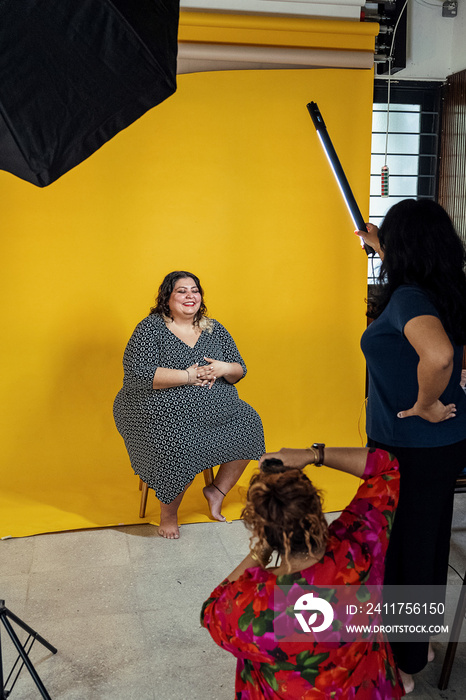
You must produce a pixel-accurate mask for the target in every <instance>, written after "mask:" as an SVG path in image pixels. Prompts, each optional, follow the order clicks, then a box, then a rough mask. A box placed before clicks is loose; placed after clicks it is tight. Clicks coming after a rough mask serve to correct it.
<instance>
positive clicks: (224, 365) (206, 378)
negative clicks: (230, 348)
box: [187, 357, 230, 389]
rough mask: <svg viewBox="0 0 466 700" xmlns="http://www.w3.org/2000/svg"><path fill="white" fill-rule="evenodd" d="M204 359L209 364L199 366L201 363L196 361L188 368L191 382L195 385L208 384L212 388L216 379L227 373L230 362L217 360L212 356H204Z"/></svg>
mask: <svg viewBox="0 0 466 700" xmlns="http://www.w3.org/2000/svg"><path fill="white" fill-rule="evenodd" d="M204 360H205V361H206V362H208V364H207V365H202V366H201V367H199V363H197V362H196V363H195V364H194V365H191V367H188V368H187V372H188V375H189V383H190V384H192V385H193V386H207V387H208V388H209V389H211V388H212V387H213V385H214V383H215V381H216V380H217V379H219V378H220V377H223V376H224V375H225V374H226V373H227V371H228V367H229V364H230V363H228V362H222V361H221V360H215V359H213V358H212V357H204Z"/></svg>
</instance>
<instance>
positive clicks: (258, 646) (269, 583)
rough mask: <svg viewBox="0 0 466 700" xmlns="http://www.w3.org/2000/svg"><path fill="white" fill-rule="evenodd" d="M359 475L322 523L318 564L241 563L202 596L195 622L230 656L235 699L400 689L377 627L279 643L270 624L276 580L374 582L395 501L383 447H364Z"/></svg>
mask: <svg viewBox="0 0 466 700" xmlns="http://www.w3.org/2000/svg"><path fill="white" fill-rule="evenodd" d="M363 480H364V481H363V484H362V485H361V486H360V487H359V489H358V491H357V493H356V496H355V497H354V498H353V500H352V501H351V503H350V504H349V506H348V507H347V508H345V510H344V511H343V513H342V514H341V516H340V517H339V518H338V519H337V520H335V521H334V522H333V523H332V524H331V525H330V527H329V535H330V536H329V539H328V543H327V547H326V551H325V554H324V556H323V558H322V559H321V560H320V561H319V562H317V563H316V564H313V565H312V566H310V567H309V568H307V569H303V570H302V571H298V572H295V573H293V574H288V575H284V576H279V577H277V576H276V575H275V574H273V573H272V572H271V571H269V570H267V569H265V570H264V569H262V568H261V567H259V566H257V567H253V568H250V569H247V570H246V571H245V572H244V574H243V575H242V576H240V577H239V578H238V579H237V580H236V581H234V582H232V583H230V582H229V581H228V579H226V580H225V581H223V582H222V583H221V584H220V585H219V586H217V588H216V589H215V590H214V591H213V592H212V594H211V596H210V598H209V599H208V600H206V601H205V603H204V605H203V608H202V613H201V623H202V625H203V626H204V627H206V628H207V629H208V630H209V632H210V634H211V635H212V638H213V639H214V641H215V642H216V643H217V644H218V645H219V646H221V647H222V649H226V650H227V651H230V652H231V653H232V654H234V656H236V657H237V659H238V663H237V671H236V695H235V700H263V699H266V700H395V699H396V698H400V697H402V696H403V695H404V690H403V686H402V684H401V680H400V678H399V674H398V671H397V670H396V666H395V662H394V660H393V656H392V652H391V649H390V646H389V644H388V642H387V641H386V639H385V638H384V637H383V635H382V634H381V633H374V634H373V635H372V636H371V637H370V639H368V641H361V642H343V641H342V640H341V639H339V638H338V632H335V634H333V636H332V641H331V642H328V641H327V640H326V641H324V642H322V641H320V640H319V639H318V636H319V635H317V634H316V635H315V636H314V637H312V635H311V637H306V642H301V641H299V642H298V641H296V642H288V643H286V644H284V643H280V641H279V640H278V639H277V637H276V636H275V634H274V630H273V618H274V615H275V612H276V611H275V610H274V600H275V601H276V598H274V591H275V592H276V590H277V589H276V586H277V585H279V586H293V585H298V586H299V584H302V585H307V584H316V585H323V586H328V584H329V583H332V584H333V585H335V586H336V585H338V586H342V585H351V586H358V587H362V586H367V585H374V586H381V585H382V583H383V576H384V559H385V553H386V551H387V546H388V540H389V536H390V530H391V527H392V524H393V517H394V514H395V509H396V506H397V503H398V494H399V472H398V462H397V461H396V459H395V458H394V457H392V456H391V455H389V454H388V453H387V452H384V451H383V450H373V451H370V452H369V454H368V457H367V462H366V467H365V471H364V475H363ZM366 590H367V589H366ZM275 605H276V603H275ZM377 622H378V623H379V624H380V622H381V620H380V619H379V620H378V621H377V620H375V624H377Z"/></svg>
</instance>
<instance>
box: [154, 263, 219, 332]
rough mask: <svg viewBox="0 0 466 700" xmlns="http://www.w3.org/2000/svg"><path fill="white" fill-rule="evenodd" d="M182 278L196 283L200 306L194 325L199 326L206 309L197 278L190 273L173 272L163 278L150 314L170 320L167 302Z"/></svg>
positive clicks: (184, 271)
mask: <svg viewBox="0 0 466 700" xmlns="http://www.w3.org/2000/svg"><path fill="white" fill-rule="evenodd" d="M183 277H191V279H193V280H194V282H195V283H196V286H197V288H198V289H199V292H200V294H201V305H200V307H199V311H198V312H197V313H196V315H195V317H194V323H195V324H196V325H199V323H200V321H201V320H202V319H203V318H204V317H205V316H207V307H206V305H205V304H204V290H203V289H202V287H201V283H200V281H199V277H197V276H196V275H193V273H192V272H187V271H186V270H175V271H174V272H169V273H168V275H166V276H165V278H164V280H163V282H162V284H161V285H160V287H159V291H158V293H157V298H156V300H155V306H153V307H152V308H151V310H150V313H151V314H159V316H162V317H163V318H165V319H171V313H170V307H169V305H168V301H169V299H170V296H171V294H172V292H173V290H174V288H175V284H176V283H177V282H178V280H180V279H183Z"/></svg>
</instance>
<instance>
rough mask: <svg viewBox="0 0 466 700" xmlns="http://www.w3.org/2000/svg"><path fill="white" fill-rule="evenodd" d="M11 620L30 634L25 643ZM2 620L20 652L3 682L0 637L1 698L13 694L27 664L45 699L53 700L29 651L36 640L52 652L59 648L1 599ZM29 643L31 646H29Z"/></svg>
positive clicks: (2, 699)
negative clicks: (6, 605)
mask: <svg viewBox="0 0 466 700" xmlns="http://www.w3.org/2000/svg"><path fill="white" fill-rule="evenodd" d="M10 620H12V621H13V622H15V623H16V624H17V625H19V627H22V628H23V630H25V631H26V632H27V633H28V634H29V637H28V638H27V639H26V641H25V643H24V644H21V642H20V641H19V639H18V635H17V634H16V632H15V630H14V628H13V627H12V625H11V622H10ZM0 621H1V622H2V624H3V626H4V627H5V629H6V631H7V632H8V634H9V636H10V639H11V641H12V642H13V644H14V645H15V647H16V651H17V652H18V658H17V659H16V661H15V663H14V664H13V668H12V669H11V671H10V673H9V675H8V678H7V679H6V682H5V684H4V683H3V662H2V640H1V637H0V700H6V698H8V697H9V696H10V694H11V691H12V690H13V687H14V685H15V683H16V681H17V680H18V676H19V674H20V673H21V670H22V668H23V666H26V668H27V670H28V671H29V673H30V674H31V677H32V679H33V681H34V683H35V684H36V686H37V688H38V689H39V692H40V694H41V695H42V697H43V698H45V700H51V697H50V695H49V694H48V692H47V690H46V689H45V686H44V684H43V683H42V681H41V679H40V678H39V675H38V673H37V671H36V669H35V668H34V666H33V665H32V662H31V660H30V658H29V652H30V651H31V648H32V645H33V644H34V642H35V641H36V639H37V641H38V642H40V643H41V644H43V645H44V646H45V647H47V649H49V651H51V652H52V654H56V653H57V650H56V649H55V647H54V646H52V645H51V644H50V643H49V642H47V640H45V639H44V638H43V637H41V636H40V634H37V632H36V631H35V630H33V629H32V627H29V625H26V623H25V622H23V621H22V620H20V618H19V617H17V616H16V615H15V614H14V613H12V612H11V610H8V608H6V607H5V601H4V600H0ZM28 645H29V646H28ZM20 659H22V660H23V663H22V664H21V665H20V667H19V669H18V671H17V672H16V676H15V678H14V679H13V681H12V682H11V685H10V688H9V689H8V690H7V685H8V683H9V682H10V679H11V677H12V675H13V673H14V671H15V669H16V666H17V664H18V662H19V660H20Z"/></svg>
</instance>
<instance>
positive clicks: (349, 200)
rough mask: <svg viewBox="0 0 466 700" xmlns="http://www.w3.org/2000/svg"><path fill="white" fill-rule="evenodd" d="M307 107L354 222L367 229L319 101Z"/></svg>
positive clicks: (358, 228) (358, 226)
mask: <svg viewBox="0 0 466 700" xmlns="http://www.w3.org/2000/svg"><path fill="white" fill-rule="evenodd" d="M307 109H308V111H309V114H310V115H311V119H312V121H313V123H314V126H315V128H316V131H317V136H318V137H319V140H320V142H321V144H322V146H323V149H324V151H325V155H326V156H327V158H328V162H329V163H330V167H331V168H332V171H333V174H334V175H335V179H336V181H337V183H338V186H339V188H340V192H341V194H342V195H343V199H344V200H345V204H346V206H347V207H348V211H349V213H350V216H351V218H352V220H353V224H354V226H355V227H356V229H357V230H358V231H367V228H366V224H365V221H364V219H363V216H362V214H361V212H360V210H359V207H358V205H357V203H356V200H355V198H354V195H353V192H352V190H351V187H350V185H349V182H348V180H347V179H346V175H345V172H344V170H343V168H342V167H341V163H340V160H339V158H338V156H337V154H336V151H335V149H334V147H333V144H332V141H331V139H330V136H329V135H328V131H327V127H326V126H325V122H324V120H323V117H322V115H321V113H320V111H319V108H318V106H317V103H316V102H309V104H308V105H307ZM361 240H362V239H361ZM364 249H365V251H366V253H367V254H368V255H369V254H370V253H371V254H375V251H374V250H373V248H371V247H370V246H368V245H367V243H365V244H364Z"/></svg>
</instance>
